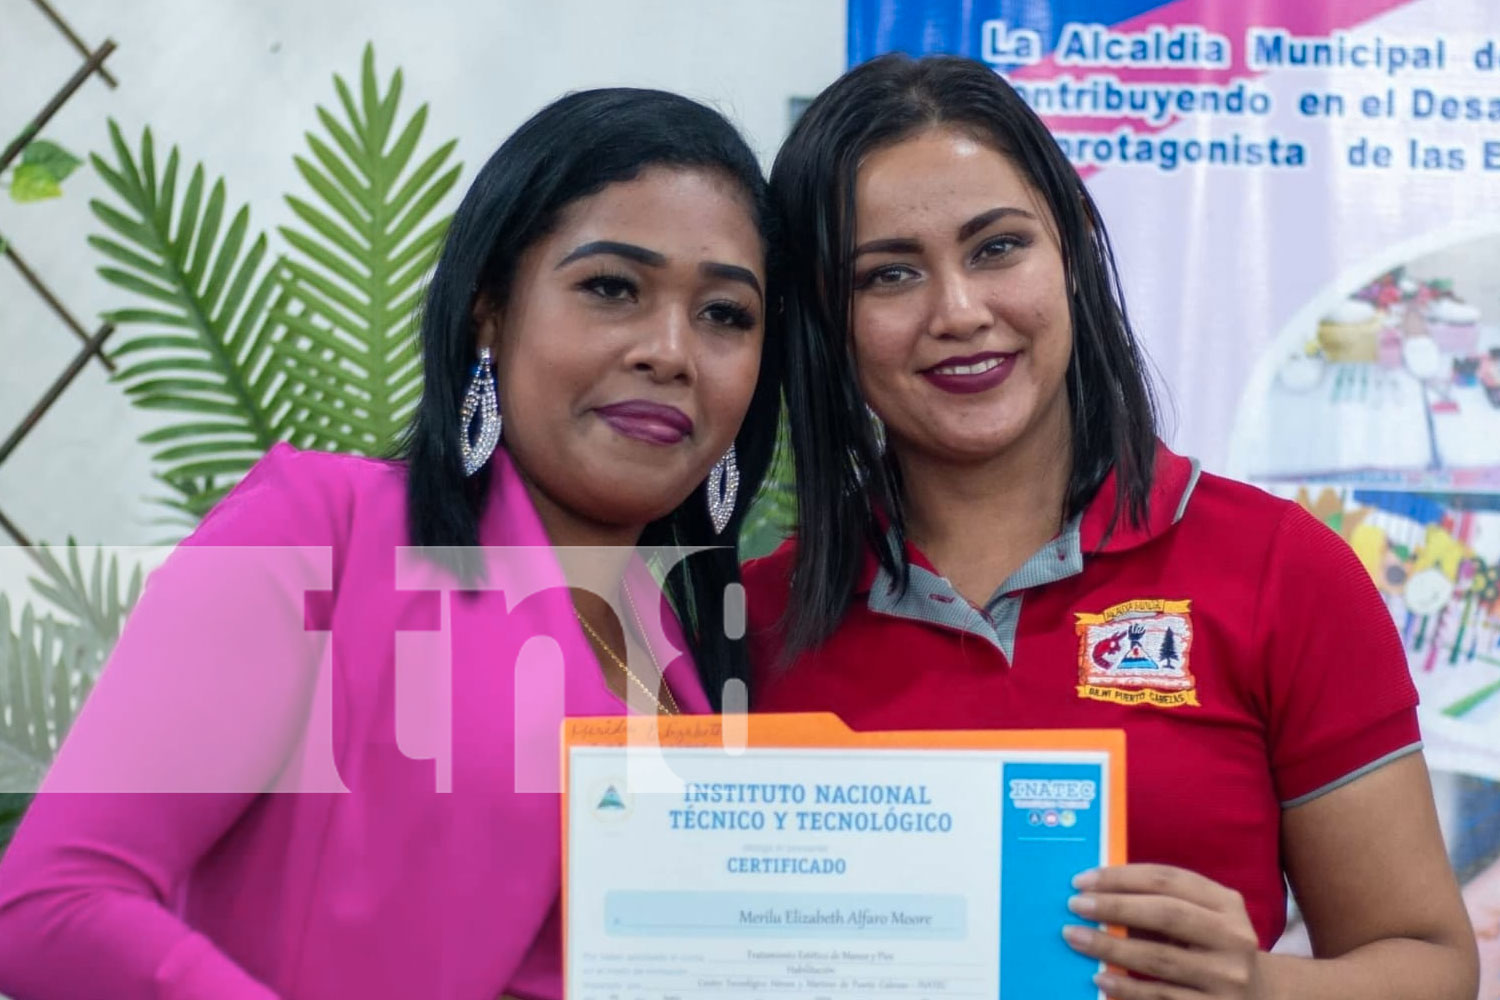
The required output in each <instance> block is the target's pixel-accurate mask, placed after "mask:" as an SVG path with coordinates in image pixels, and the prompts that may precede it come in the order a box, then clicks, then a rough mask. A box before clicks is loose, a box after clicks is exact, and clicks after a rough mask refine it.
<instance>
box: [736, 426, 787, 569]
mask: <svg viewBox="0 0 1500 1000" xmlns="http://www.w3.org/2000/svg"><path fill="white" fill-rule="evenodd" d="M787 420H788V417H787V412H786V407H785V406H783V407H782V409H781V416H780V418H779V421H778V423H777V427H776V452H775V457H773V458H772V459H771V468H770V470H769V471H768V472H767V473H766V478H765V479H764V480H763V481H762V483H761V487H760V492H759V493H757V494H756V496H755V497H754V498H753V500H752V502H751V507H750V513H749V514H747V515H746V516H745V520H744V522H743V523H742V524H741V527H740V558H741V559H754V558H756V557H758V556H763V555H766V554H768V553H770V552H772V551H774V550H775V548H776V547H777V546H778V545H780V544H781V542H782V540H783V539H785V538H786V537H787V536H788V535H790V534H791V533H792V531H793V530H794V529H795V527H796V524H797V489H796V471H795V468H794V467H793V464H792V448H791V428H790V425H789V424H788V422H787Z"/></svg>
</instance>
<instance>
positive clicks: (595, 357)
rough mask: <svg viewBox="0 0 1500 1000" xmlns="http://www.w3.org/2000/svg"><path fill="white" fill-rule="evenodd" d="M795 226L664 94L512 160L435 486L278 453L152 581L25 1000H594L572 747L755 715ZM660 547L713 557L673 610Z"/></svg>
mask: <svg viewBox="0 0 1500 1000" xmlns="http://www.w3.org/2000/svg"><path fill="white" fill-rule="evenodd" d="M764 196H765V192H764V182H763V180H762V177H761V173H760V170H759V167H758V165H757V163H756V160H755V158H754V156H753V155H752V154H751V152H750V151H749V149H748V148H747V147H746V146H745V144H744V142H743V140H742V139H741V138H740V136H739V135H738V134H737V133H736V132H735V131H734V129H733V128H732V127H731V126H730V125H729V124H728V123H727V122H726V121H724V119H723V118H722V117H720V116H719V115H718V114H717V113H715V112H713V111H711V110H709V109H708V108H705V107H703V106H701V105H698V104H695V103H693V102H691V101H688V100H686V99H684V98H681V97H676V96H673V95H670V94H664V93H660V92H654V91H641V90H605V91H591V92H586V93H580V94H574V95H571V96H569V97H567V98H564V99H562V100H560V101H558V102H557V103H555V104H553V105H551V106H550V107H548V108H546V109H545V110H543V111H542V112H540V113H539V114H538V115H537V116H536V117H534V118H533V119H531V120H530V121H529V122H527V123H526V124H525V125H523V126H522V127H521V129H520V130H519V131H517V132H516V133H515V135H513V136H512V137H511V138H510V139H509V140H507V141H506V143H505V144H504V145H503V146H501V148H500V149H499V151H498V152H496V154H495V155H494V157H493V158H492V159H491V160H490V161H489V162H488V163H487V164H486V165H485V167H484V169H483V170H482V171H481V172H480V173H479V176H478V177H477V178H476V179H475V182H474V185H473V187H472V188H471V189H470V191H469V193H468V195H467V196H466V197H465V199H464V201H463V203H462V205H461V206H460V208H459V210H458V213H457V214H456V216H455V217H454V220H453V223H452V226H451V229H450V230H449V233H448V236H447V242H446V245H445V247H444V249H443V252H442V256H441V259H440V260H439V263H438V266H437V269H436V272H435V274H434V276H433V279H432V283H431V287H430V290H429V294H428V297H427V301H426V306H425V309H424V312H423V316H422V327H421V337H422V354H423V364H424V370H425V377H426V380H425V385H424V388H423V395H422V399H421V402H420V405H419V407H418V411H417V415H416V418H415V420H414V423H413V426H412V429H411V432H410V434H409V436H408V439H407V440H406V442H405V443H404V446H403V449H402V456H401V458H400V459H399V460H391V461H381V460H372V459H360V458H351V457H343V456H334V455H328V454H321V453H316V452H309V451H298V450H296V449H294V448H292V447H290V446H287V445H281V446H278V447H276V448H274V449H272V451H271V452H270V454H269V455H267V456H266V458H265V459H264V460H263V461H262V462H260V463H259V464H258V465H257V466H256V467H255V468H254V469H253V470H252V471H251V473H250V474H249V475H248V476H247V477H246V478H245V480H244V481H243V482H242V483H241V484H240V485H239V486H238V487H237V488H236V489H235V490H234V491H233V492H232V493H231V494H230V495H229V496H228V497H227V498H226V499H225V500H224V501H223V502H222V503H221V504H220V505H219V506H218V507H217V508H216V509H215V510H214V511H213V512H212V513H211V514H210V515H209V516H208V517H207V518H206V519H205V520H204V522H203V523H202V525H201V526H200V527H199V529H198V530H197V531H196V532H195V533H194V535H193V536H192V537H191V538H190V539H188V540H187V541H186V542H185V543H184V544H183V545H182V546H180V547H179V548H178V549H177V550H176V551H175V552H174V553H173V555H172V556H171V557H170V558H169V560H168V561H167V563H166V564H165V565H164V566H163V567H162V568H160V569H159V570H157V571H156V572H155V573H154V574H153V575H152V577H151V579H150V581H149V582H148V584H147V586H146V589H145V593H144V594H143V596H142V598H141V601H140V603H139V605H138V606H137V609H136V611H135V613H134V614H133V615H132V618H131V621H130V622H129V624H128V625H127V627H126V629H125V633H124V635H123V636H122V638H121V640H120V643H119V646H118V647H117V649H116V650H115V651H114V654H113V655H112V657H111V658H110V661H109V663H108V665H107V666H106V669H105V670H104V672H103V675H102V676H101V678H100V681H99V683H98V685H97V687H96V689H95V692H94V694H93V695H92V696H91V698H90V700H89V702H88V704H87V705H86V706H85V707H84V710H83V712H82V713H81V714H80V716H79V718H78V720H77V722H76V723H75V725H74V728H73V731H72V732H71V733H70V735H69V739H68V741H67V743H66V745H65V746H64V748H63V751H62V753H61V754H60V755H59V758H58V761H57V762H56V764H55V765H54V767H53V770H52V772H51V773H50V774H49V776H48V778H47V782H46V784H45V785H44V787H43V791H42V793H41V794H40V795H38V797H37V798H36V800H35V803H34V804H33V806H32V808H31V811H30V813H29V814H28V816H27V817H26V820H25V822H24V823H23V824H22V827H21V829H20V831H19V832H18V835H17V837H16V839H15V841H14V842H13V844H12V845H11V847H10V848H9V851H8V853H7V854H6V856H5V858H4V862H3V864H0V993H3V994H5V995H8V996H10V997H12V998H14V1000H33V998H38V1000H48V998H89V1000H94V998H105V997H108V998H110V1000H134V998H141V1000H146V998H161V1000H190V998H191V1000H199V998H201V1000H210V998H211V1000H266V998H272V997H284V998H298V1000H322V998H346V997H358V998H360V1000H384V998H391V1000H396V998H400V1000H409V998H414V997H422V998H453V1000H494V998H495V997H496V996H498V995H500V994H505V993H509V994H511V995H514V996H516V997H521V998H527V1000H546V998H557V997H560V996H561V962H560V928H559V923H558V911H557V905H558V898H559V888H560V887H559V862H560V844H559V831H558V825H559V823H558V820H559V807H558V800H557V796H556V794H555V793H556V788H557V783H556V782H557V764H556V762H557V757H558V754H557V733H558V723H559V721H560V719H561V717H562V715H563V714H564V712H566V713H567V714H570V715H600V714H618V713H620V712H622V711H624V710H626V705H627V704H628V705H629V706H630V707H631V708H633V709H637V710H646V711H653V712H655V711H661V712H673V711H684V712H705V711H709V710H712V709H717V708H719V707H720V706H721V704H722V701H723V698H724V693H725V692H726V691H727V692H729V693H730V695H731V701H732V702H739V703H740V704H743V701H742V697H743V689H742V688H740V687H738V686H737V685H739V684H742V683H743V681H744V678H745V677H746V675H747V670H746V660H745V652H744V650H743V649H742V648H741V643H740V642H739V641H737V640H736V641H731V639H730V638H728V637H727V636H726V634H725V631H726V630H725V628H724V625H723V623H724V622H725V621H726V608H725V600H726V597H725V595H726V589H727V592H729V593H735V592H737V591H736V590H735V589H734V588H729V585H730V584H731V583H735V582H737V581H738V569H737V564H736V559H735V552H734V548H733V546H732V545H731V544H729V540H730V539H733V538H734V537H735V529H736V527H737V525H738V522H739V520H740V517H741V516H742V514H743V512H744V510H745V508H746V506H747V505H748V498H749V496H751V495H753V493H754V491H755V488H756V486H757V485H758V483H759V481H760V479H761V478H762V476H763V475H764V473H765V470H766V467H767V465H768V464H769V461H770V457H771V452H772V449H773V446H774V437H775V425H776V413H777V406H778V399H779V392H778V385H779V381H780V364H781V355H780V347H779V344H778V342H777V338H776V337H775V336H773V335H767V330H766V320H767V316H768V311H767V308H766V283H767V278H766V275H767V268H766V253H767V247H768V240H767V215H766V212H765V204H764ZM335 395H336V393H334V394H331V397H330V398H333V396H335ZM705 493H706V494H707V495H706V496H705ZM410 546H416V547H421V548H420V549H413V548H408V547H410ZM640 546H684V547H709V548H707V549H705V550H704V551H699V552H697V553H696V554H694V555H691V556H690V557H688V558H686V559H684V560H681V561H678V562H676V563H675V566H673V567H672V568H671V572H670V573H669V574H668V576H667V580H666V584H665V591H666V594H665V596H663V594H662V591H661V589H660V588H658V587H657V585H656V584H655V583H654V582H653V580H654V578H653V576H652V574H651V573H650V572H649V571H648V570H647V568H646V566H645V564H644V563H643V562H642V561H641V559H640V558H639V556H637V555H633V554H632V553H633V552H636V551H638V547H640ZM715 546H717V547H715ZM479 547H482V548H479ZM564 547H566V548H564ZM673 558H675V553H674V555H673V556H672V557H671V558H669V559H668V560H667V564H668V565H669V566H670V565H671V564H672V559H673ZM674 608H675V609H690V612H689V613H684V614H682V615H681V618H680V619H679V617H678V615H676V614H674V613H673V609H674ZM730 610H731V611H732V610H733V609H730ZM616 611H618V612H619V613H618V614H616V613H615V612H616ZM730 617H731V618H732V614H731V616H730ZM538 638H540V639H543V640H546V641H542V642H535V641H532V640H535V639H538ZM695 664H696V667H695ZM663 682H664V683H663ZM622 701H623V702H625V703H626V704H622ZM621 863H622V864H625V863H629V859H628V858H622V859H621Z"/></svg>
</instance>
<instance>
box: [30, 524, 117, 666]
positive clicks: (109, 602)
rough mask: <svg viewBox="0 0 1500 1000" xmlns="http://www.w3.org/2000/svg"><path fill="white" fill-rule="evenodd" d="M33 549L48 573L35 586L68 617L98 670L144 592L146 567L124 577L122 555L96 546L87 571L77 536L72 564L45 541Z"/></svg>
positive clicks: (70, 546)
mask: <svg viewBox="0 0 1500 1000" xmlns="http://www.w3.org/2000/svg"><path fill="white" fill-rule="evenodd" d="M33 552H34V554H35V555H36V558H37V561H38V562H39V563H40V564H41V566H42V573H43V575H42V576H40V577H32V578H31V581H30V582H31V586H32V589H33V590H34V591H35V592H36V593H37V594H38V595H39V596H40V597H42V598H44V599H45V600H47V601H48V602H49V603H51V604H52V605H53V606H54V607H55V608H56V609H57V610H58V611H60V612H62V613H63V614H64V615H66V616H67V618H66V620H67V621H68V623H69V624H70V625H71V626H72V632H73V636H74V638H75V639H76V641H77V643H78V647H79V651H80V652H81V653H85V654H87V662H85V664H84V667H85V668H86V669H89V670H90V671H91V672H97V671H98V669H99V668H100V667H102V666H103V665H104V661H105V659H106V658H107V657H108V656H109V653H110V651H111V650H112V649H114V645H115V643H116V642H117V641H118V640H119V638H120V630H121V629H122V628H124V626H125V618H126V617H127V616H128V615H129V614H130V609H131V608H133V607H135V602H136V601H137V600H138V599H139V598H140V596H141V586H142V583H143V576H142V571H141V567H140V566H139V565H137V566H135V568H134V569H132V570H131V571H130V574H129V577H128V579H125V580H123V581H122V579H121V573H120V557H119V554H118V553H109V552H107V551H106V550H104V549H95V550H93V558H92V561H91V562H90V564H89V566H88V567H87V569H85V567H84V565H83V560H82V559H81V558H80V556H79V548H78V546H77V544H76V543H75V542H74V541H73V539H71V538H70V539H68V544H67V547H66V557H65V558H66V565H65V564H64V561H63V559H60V558H59V557H58V555H57V553H56V551H55V550H54V548H53V547H52V546H46V545H39V546H37V547H36V548H35V549H33ZM122 583H123V586H122Z"/></svg>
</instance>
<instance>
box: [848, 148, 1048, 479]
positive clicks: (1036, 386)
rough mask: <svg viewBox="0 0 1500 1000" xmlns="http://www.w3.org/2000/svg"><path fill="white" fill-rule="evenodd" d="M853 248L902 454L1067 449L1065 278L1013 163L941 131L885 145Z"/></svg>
mask: <svg viewBox="0 0 1500 1000" xmlns="http://www.w3.org/2000/svg"><path fill="white" fill-rule="evenodd" d="M854 243H855V257H854V275H853V279H854V304H853V313H852V333H853V349H854V360H855V366H856V369H857V371H858V376H859V383H860V388H861V390H862V391H863V393H864V396H865V399H866V401H867V402H868V403H869V404H870V406H871V408H872V409H873V410H874V411H875V412H876V414H877V415H879V416H880V418H881V419H882V420H883V421H885V424H886V433H887V435H888V439H889V440H890V442H891V447H892V448H893V449H895V450H896V453H897V455H898V457H911V456H913V455H922V456H924V457H926V458H929V459H931V460H935V461H941V462H961V463H968V462H977V461H985V460H989V459H992V458H995V457H997V456H1000V455H1002V454H1005V453H1006V452H1008V451H1010V450H1011V449H1014V448H1016V447H1017V446H1018V445H1022V444H1026V443H1037V442H1043V443H1047V444H1049V446H1050V444H1052V443H1055V444H1056V445H1057V446H1058V447H1065V446H1066V442H1067V440H1068V430H1069V427H1068V422H1069V416H1068V398H1067V392H1066V390H1065V376H1066V374H1067V368H1068V360H1069V357H1070V355H1071V353H1072V341H1073V337H1072V321H1071V316H1070V312H1069V306H1068V293H1067V274H1066V271H1065V268H1064V266H1063V260H1062V253H1061V250H1060V248H1059V245H1058V240H1057V236H1056V227H1055V225H1054V224H1053V221H1052V217H1051V214H1050V213H1049V212H1048V210H1047V205H1046V202H1045V201H1044V200H1043V199H1042V198H1041V196H1040V195H1039V194H1038V193H1037V192H1036V190H1035V189H1034V188H1033V187H1032V186H1031V185H1030V184H1029V183H1028V182H1027V180H1026V178H1025V177H1024V175H1023V174H1022V173H1021V172H1020V171H1019V170H1018V169H1017V168H1016V167H1015V166H1014V165H1013V164H1012V163H1011V162H1010V160H1008V159H1007V158H1006V157H1004V156H1002V155H1001V154H1000V153H998V152H996V151H995V150H994V149H992V148H990V147H989V146H986V145H984V144H982V143H980V142H977V141H976V140H975V139H973V138H972V137H970V136H969V135H968V134H966V133H964V132H960V131H954V130H950V129H946V128H934V129H931V130H929V131H926V132H922V133H919V134H917V135H915V136H913V137H911V138H908V139H905V140H903V141H901V142H899V143H897V144H895V145H893V146H888V147H886V148H883V149H880V150H877V151H876V152H874V153H872V154H871V155H870V156H869V157H868V158H867V159H866V160H865V161H864V163H863V165H862V166H861V168H860V170H859V175H858V178H857V180H856V187H855V240H854ZM1054 439H1055V442H1054Z"/></svg>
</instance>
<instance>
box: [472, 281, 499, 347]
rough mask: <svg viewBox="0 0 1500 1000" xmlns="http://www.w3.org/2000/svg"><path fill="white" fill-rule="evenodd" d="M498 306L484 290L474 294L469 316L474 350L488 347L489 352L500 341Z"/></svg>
mask: <svg viewBox="0 0 1500 1000" xmlns="http://www.w3.org/2000/svg"><path fill="white" fill-rule="evenodd" d="M500 313H501V310H500V307H499V306H498V305H496V304H495V302H494V300H493V299H491V298H490V297H489V295H488V294H486V293H485V292H480V293H479V294H478V295H476V296H474V304H473V306H472V307H471V308H470V310H469V316H470V318H471V319H473V321H474V350H475V351H476V352H477V351H478V350H479V349H480V348H484V347H488V348H489V349H490V351H491V353H493V352H494V350H495V348H496V346H497V345H498V344H499V342H500Z"/></svg>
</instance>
